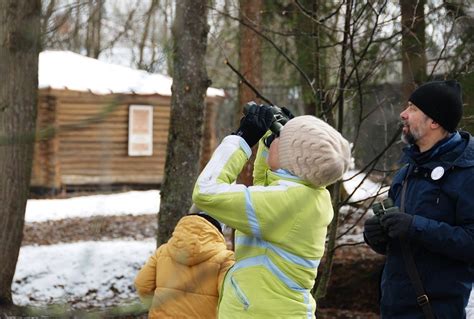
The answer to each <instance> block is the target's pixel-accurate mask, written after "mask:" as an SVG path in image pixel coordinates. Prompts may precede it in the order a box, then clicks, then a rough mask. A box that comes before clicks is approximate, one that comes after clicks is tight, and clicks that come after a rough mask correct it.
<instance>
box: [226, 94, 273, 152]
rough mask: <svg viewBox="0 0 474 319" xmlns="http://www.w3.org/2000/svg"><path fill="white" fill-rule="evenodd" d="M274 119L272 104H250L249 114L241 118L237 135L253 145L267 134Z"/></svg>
mask: <svg viewBox="0 0 474 319" xmlns="http://www.w3.org/2000/svg"><path fill="white" fill-rule="evenodd" d="M272 121H273V112H272V108H271V106H268V105H263V104H262V105H257V104H255V103H252V104H249V107H248V112H247V114H246V115H245V116H244V117H243V118H242V119H241V120H240V126H239V128H238V129H237V131H236V132H235V133H234V134H235V135H239V136H241V137H242V138H243V139H244V140H245V141H246V142H247V144H248V145H249V146H250V147H252V146H254V145H255V144H257V142H258V141H259V140H260V139H261V138H262V137H263V135H265V133H266V132H267V131H268V129H269V127H270V125H271V124H272Z"/></svg>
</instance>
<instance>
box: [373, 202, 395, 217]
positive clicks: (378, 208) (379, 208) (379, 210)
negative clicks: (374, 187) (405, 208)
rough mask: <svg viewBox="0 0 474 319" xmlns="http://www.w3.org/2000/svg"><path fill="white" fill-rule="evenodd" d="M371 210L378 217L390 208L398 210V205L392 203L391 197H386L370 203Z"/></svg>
mask: <svg viewBox="0 0 474 319" xmlns="http://www.w3.org/2000/svg"><path fill="white" fill-rule="evenodd" d="M372 210H373V211H374V214H375V216H377V217H378V218H379V219H380V217H382V216H383V215H384V214H385V213H387V212H390V211H391V210H396V211H398V207H396V206H395V205H394V203H393V200H392V199H391V198H386V199H384V200H383V201H381V202H377V203H374V204H373V205H372Z"/></svg>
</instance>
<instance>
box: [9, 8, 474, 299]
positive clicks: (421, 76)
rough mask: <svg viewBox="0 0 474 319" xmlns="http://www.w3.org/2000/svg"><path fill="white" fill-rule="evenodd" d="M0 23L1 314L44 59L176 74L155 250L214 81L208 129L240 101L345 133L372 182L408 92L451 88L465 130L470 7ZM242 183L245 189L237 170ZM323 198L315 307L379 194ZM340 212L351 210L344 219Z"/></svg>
mask: <svg viewBox="0 0 474 319" xmlns="http://www.w3.org/2000/svg"><path fill="white" fill-rule="evenodd" d="M0 18H1V19H0V43H1V47H0V70H1V74H3V75H4V76H5V81H2V82H3V83H2V86H1V88H2V90H1V91H0V149H2V150H1V154H2V156H0V202H1V203H2V205H1V207H0V216H1V217H2V218H1V219H0V243H1V245H0V256H2V259H3V258H4V260H6V261H8V262H5V263H3V265H2V266H0V305H2V304H7V305H8V304H11V300H12V298H11V280H12V278H13V274H14V271H15V265H16V260H17V257H18V251H19V248H20V245H21V239H22V231H23V225H24V210H25V206H26V200H27V198H28V196H29V191H28V190H29V177H30V172H31V158H32V152H33V148H32V145H33V143H34V141H35V140H38V139H45V138H50V137H51V134H55V132H54V131H53V132H48V134H41V132H40V134H39V135H35V134H34V133H33V132H35V126H34V125H35V117H36V110H35V108H36V103H35V101H36V94H37V93H36V91H37V76H36V75H37V59H38V54H39V52H40V51H42V50H70V51H73V52H77V53H81V54H83V55H86V56H89V57H93V58H97V59H100V60H104V61H107V62H111V63H118V64H122V65H127V66H131V67H133V68H137V69H143V70H146V71H148V72H152V73H154V72H157V73H163V74H168V75H170V76H171V77H173V79H174V83H173V97H172V106H171V122H170V123H171V125H170V132H169V140H168V150H167V158H166V167H165V179H164V182H163V184H162V185H161V189H160V190H161V202H160V214H159V217H158V231H157V244H160V243H162V242H165V241H166V240H167V238H168V237H169V235H170V232H171V231H172V229H173V227H174V225H175V224H176V222H177V220H178V219H179V218H180V217H181V216H182V214H183V210H182V207H187V206H189V205H190V200H191V196H190V195H191V191H192V184H193V183H190V182H189V181H190V180H195V178H196V177H197V175H198V173H199V169H200V167H199V165H198V162H199V161H198V160H197V159H198V158H199V155H200V152H201V149H200V144H199V143H193V141H195V140H199V139H202V123H203V110H204V102H203V95H204V94H203V92H205V89H207V87H209V86H210V85H211V83H212V86H213V87H217V88H222V89H224V90H225V92H226V94H227V99H226V100H225V102H224V103H223V104H222V106H221V110H220V111H219V116H218V119H217V123H216V124H217V127H218V136H219V137H220V138H222V137H223V136H225V135H226V134H229V133H230V132H231V131H232V130H233V129H234V128H235V126H236V124H237V123H238V120H239V118H240V114H241V113H242V106H243V105H244V104H245V103H246V102H248V101H250V100H255V101H257V102H259V103H269V104H275V105H280V106H286V107H288V108H289V109H290V110H291V111H293V113H295V114H296V115H301V114H312V115H316V116H318V117H321V118H322V119H324V120H325V121H327V122H328V123H329V124H331V125H332V126H334V127H335V128H337V129H338V130H339V131H340V132H342V133H343V135H344V136H346V137H347V138H348V139H349V140H350V141H351V143H352V145H353V146H352V147H353V148H352V150H353V157H354V168H355V169H356V170H357V171H358V172H359V173H360V174H363V175H364V176H366V178H369V177H370V178H371V179H373V180H376V181H377V182H380V184H381V185H382V186H383V185H387V184H389V182H390V179H391V176H392V174H393V173H394V171H395V170H396V168H397V160H398V157H399V154H400V149H401V147H402V145H401V144H400V143H399V134H400V132H399V129H398V122H399V119H398V114H399V113H400V111H401V110H402V109H403V105H404V101H406V99H407V97H408V96H409V94H410V92H411V91H412V90H413V89H414V88H415V87H416V86H417V85H419V84H421V83H423V82H425V81H429V80H435V79H456V80H458V81H460V82H461V83H462V85H463V89H464V96H463V98H464V103H465V114H464V115H465V116H464V118H463V120H462V122H461V127H462V128H463V129H466V130H468V131H470V132H473V131H474V130H473V128H474V118H473V115H474V111H473V109H472V101H473V99H474V75H473V69H472V63H473V57H472V52H473V49H474V8H473V5H472V4H471V3H470V2H469V1H467V0H464V1H463V0H457V1H447V0H419V1H407V0H400V1H397V2H394V1H384V0H363V1H354V0H344V1H318V0H313V1H309V0H294V1H289V0H288V1H284V0H276V1H264V0H253V1H251V0H240V1H238V0H220V1H217V0H214V1H203V0H199V1H197V0H195V1H190V0H183V1H173V0H163V1H158V0H143V1H142V0H120V1H110V0H49V1H48V0H43V1H40V0H22V1H14V0H3V1H1V2H0ZM3 75H2V76H3ZM35 79H36V80H35ZM190 87H191V89H190ZM184 159H187V160H184ZM189 159H191V160H189ZM192 159H196V160H194V161H193V160H192ZM185 162H186V163H187V164H186V165H183V163H185ZM240 180H241V181H242V182H243V183H247V184H249V183H250V181H249V176H248V174H242V176H241V177H240ZM330 191H331V194H332V197H333V203H334V212H335V218H334V220H333V222H332V224H331V226H330V230H329V234H328V241H327V256H326V260H325V262H324V263H323V265H322V266H321V269H320V275H319V276H318V278H319V279H318V282H317V284H316V287H315V289H314V295H315V296H316V298H317V299H320V298H323V297H324V296H325V295H326V292H327V286H328V282H329V280H330V274H331V269H332V265H333V257H334V254H335V253H336V251H337V249H338V248H339V247H337V246H336V240H337V239H338V238H341V237H343V236H344V235H346V234H347V233H349V232H350V230H351V229H353V228H354V227H356V225H358V224H360V221H361V220H363V219H364V218H365V216H367V212H368V208H369V207H370V204H371V203H372V202H373V201H374V200H375V198H376V196H373V197H370V198H367V199H365V200H362V201H351V194H348V193H347V192H346V191H345V190H344V189H343V188H342V187H341V185H340V183H336V184H335V185H332V186H331V187H330ZM378 195H382V196H383V191H382V188H381V192H380V194H378ZM347 204H350V205H349V206H350V207H352V208H353V209H351V210H349V211H345V212H344V213H342V214H341V213H340V208H341V207H342V206H346V205H347ZM356 244H358V245H360V244H361V243H356Z"/></svg>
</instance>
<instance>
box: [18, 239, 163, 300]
mask: <svg viewBox="0 0 474 319" xmlns="http://www.w3.org/2000/svg"><path fill="white" fill-rule="evenodd" d="M154 249H155V241H154V240H145V241H123V240H117V241H104V242H93V241H84V242H77V243H68V244H57V245H50V246H25V247H22V248H21V251H20V256H19V259H18V265H17V269H16V273H15V278H14V282H13V286H12V290H13V300H14V302H15V303H16V304H18V305H27V304H30V305H44V304H48V303H55V304H75V306H76V307H81V306H88V305H93V306H97V307H100V306H108V305H112V304H113V303H117V301H120V300H124V301H130V300H133V299H134V298H135V299H136V297H137V296H136V293H135V289H134V288H133V279H134V276H135V275H136V274H137V272H138V270H139V269H140V267H141V266H142V265H143V263H144V262H145V260H146V259H147V258H148V257H149V256H150V255H151V253H152V252H153V250H154Z"/></svg>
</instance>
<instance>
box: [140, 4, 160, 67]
mask: <svg viewBox="0 0 474 319" xmlns="http://www.w3.org/2000/svg"><path fill="white" fill-rule="evenodd" d="M157 7H158V1H157V0H152V1H151V4H150V7H149V8H148V11H147V13H146V17H145V25H144V26H143V34H142V38H141V40H140V44H139V46H138V51H139V57H138V63H137V66H138V68H139V69H143V70H146V69H148V68H147V65H146V63H145V62H144V57H143V55H144V51H145V47H146V41H147V39H148V34H149V32H150V24H151V20H152V17H153V15H154V14H155V11H156V8H157ZM152 37H153V36H152Z"/></svg>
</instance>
